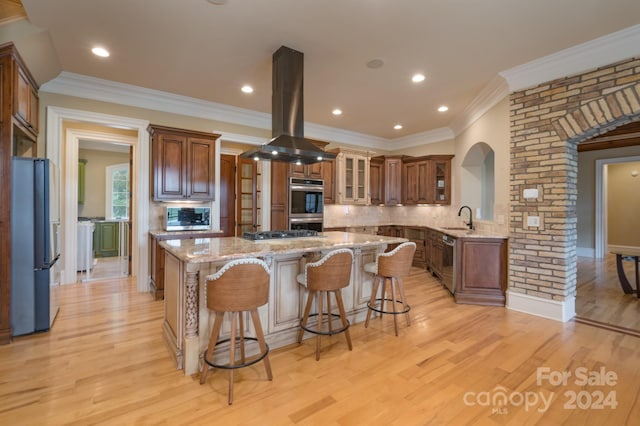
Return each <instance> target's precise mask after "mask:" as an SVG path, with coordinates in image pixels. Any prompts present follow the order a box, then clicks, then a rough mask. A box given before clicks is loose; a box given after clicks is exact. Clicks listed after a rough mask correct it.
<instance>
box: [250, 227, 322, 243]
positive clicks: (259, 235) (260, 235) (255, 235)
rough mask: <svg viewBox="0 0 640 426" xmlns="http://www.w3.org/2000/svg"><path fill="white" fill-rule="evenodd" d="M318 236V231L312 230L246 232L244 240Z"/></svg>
mask: <svg viewBox="0 0 640 426" xmlns="http://www.w3.org/2000/svg"><path fill="white" fill-rule="evenodd" d="M317 235H318V231H312V230H310V229H290V230H288V231H263V232H245V233H244V234H242V238H244V239H246V240H253V241H257V240H273V239H279V238H300V237H315V236H317Z"/></svg>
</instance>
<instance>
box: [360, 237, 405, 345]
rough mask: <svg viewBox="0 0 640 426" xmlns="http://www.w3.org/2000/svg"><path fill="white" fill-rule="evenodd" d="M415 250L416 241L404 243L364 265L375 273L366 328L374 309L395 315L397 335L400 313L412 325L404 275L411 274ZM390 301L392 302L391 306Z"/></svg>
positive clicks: (368, 304)
mask: <svg viewBox="0 0 640 426" xmlns="http://www.w3.org/2000/svg"><path fill="white" fill-rule="evenodd" d="M415 251H416V243H414V242H406V243H402V244H400V245H399V246H398V247H396V248H395V249H393V250H391V251H390V252H387V253H380V254H379V255H378V257H377V258H376V261H375V262H372V263H367V264H366V265H364V270H365V271H366V272H370V273H372V274H374V275H375V276H374V279H373V289H372V290H371V299H370V300H369V303H367V307H368V308H369V311H368V312H367V320H366V321H365V323H364V326H365V328H367V327H368V326H369V319H370V318H371V312H372V311H375V312H378V313H380V317H381V318H382V314H391V315H393V326H394V328H395V332H396V336H397V335H398V320H397V316H398V315H400V314H404V315H405V318H406V319H407V326H409V325H411V318H410V317H409V311H410V310H411V306H409V305H408V304H407V299H406V298H405V296H404V288H403V286H402V277H406V276H407V275H409V271H410V270H411V264H412V263H413V254H414V253H415ZM380 281H382V290H381V295H380V297H377V293H378V287H380ZM387 282H389V283H390V287H391V298H389V297H388V294H387V293H386V284H387ZM389 302H391V307H390V308H389ZM396 303H400V305H402V309H400V310H399V309H397V306H396Z"/></svg>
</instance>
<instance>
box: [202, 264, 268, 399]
mask: <svg viewBox="0 0 640 426" xmlns="http://www.w3.org/2000/svg"><path fill="white" fill-rule="evenodd" d="M268 298H269V267H268V266H267V264H266V263H264V262H263V261H262V260H259V259H253V258H250V259H239V260H234V261H231V262H229V263H227V264H226V265H224V266H223V267H222V269H220V270H219V271H218V272H217V273H215V274H213V275H209V276H207V284H206V299H207V308H208V309H209V310H210V311H213V312H214V313H215V315H216V318H215V321H214V323H213V328H212V329H211V338H210V339H209V346H208V348H207V350H206V351H205V352H204V354H203V359H204V363H203V365H202V372H201V374H200V384H203V383H204V382H205V381H206V380H207V375H208V374H209V370H210V367H213V368H220V369H224V370H229V405H231V403H232V402H233V372H234V371H235V370H236V369H237V368H243V367H248V366H250V365H253V364H255V363H257V362H260V361H262V360H264V367H265V369H266V370H267V377H268V378H269V380H272V378H273V377H272V375H271V364H270V362H269V346H268V345H267V344H266V343H265V341H264V334H263V333H262V326H261V324H260V318H259V317H258V307H259V306H262V305H264V304H265V303H267V301H268ZM227 312H228V313H230V314H231V337H230V338H229V339H224V340H220V341H218V335H219V334H220V328H221V327H222V321H223V319H224V314H225V313H227ZM245 312H249V313H250V314H251V319H252V321H253V327H254V329H255V333H256V337H245V335H244V320H243V316H244V313H245ZM238 323H239V324H238ZM238 325H239V327H237V326H238ZM236 328H239V329H240V336H237V335H236ZM245 340H251V341H255V342H258V346H259V348H260V353H259V354H257V355H255V356H253V357H251V358H247V357H246V355H245ZM227 342H229V363H228V364H219V363H218V362H217V361H214V359H213V351H214V349H215V347H216V345H219V344H222V343H227ZM236 344H239V346H240V362H237V360H236Z"/></svg>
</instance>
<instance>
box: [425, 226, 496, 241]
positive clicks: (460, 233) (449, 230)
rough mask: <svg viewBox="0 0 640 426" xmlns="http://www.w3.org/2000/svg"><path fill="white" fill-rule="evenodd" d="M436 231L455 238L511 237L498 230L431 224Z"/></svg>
mask: <svg viewBox="0 0 640 426" xmlns="http://www.w3.org/2000/svg"><path fill="white" fill-rule="evenodd" d="M428 228H431V229H433V230H435V231H438V232H442V233H443V234H447V235H450V236H452V237H455V238H499V239H503V240H506V239H508V238H509V237H508V236H506V235H502V234H498V233H496V232H486V231H477V230H473V231H469V229H468V228H464V227H442V228H440V227H437V226H429V227H428Z"/></svg>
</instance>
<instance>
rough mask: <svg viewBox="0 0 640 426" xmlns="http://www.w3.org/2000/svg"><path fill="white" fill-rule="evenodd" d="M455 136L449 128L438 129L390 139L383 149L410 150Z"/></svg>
mask: <svg viewBox="0 0 640 426" xmlns="http://www.w3.org/2000/svg"><path fill="white" fill-rule="evenodd" d="M454 137H455V134H454V133H453V131H452V130H451V129H450V128H449V127H440V128H438V129H433V130H429V131H426V132H422V133H416V134H413V135H408V136H403V137H401V138H395V139H391V141H390V143H389V144H387V146H386V147H385V149H386V150H390V149H393V150H397V149H405V148H411V147H414V146H420V145H427V144H430V143H436V142H442V141H447V140H451V139H453V138H454Z"/></svg>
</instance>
